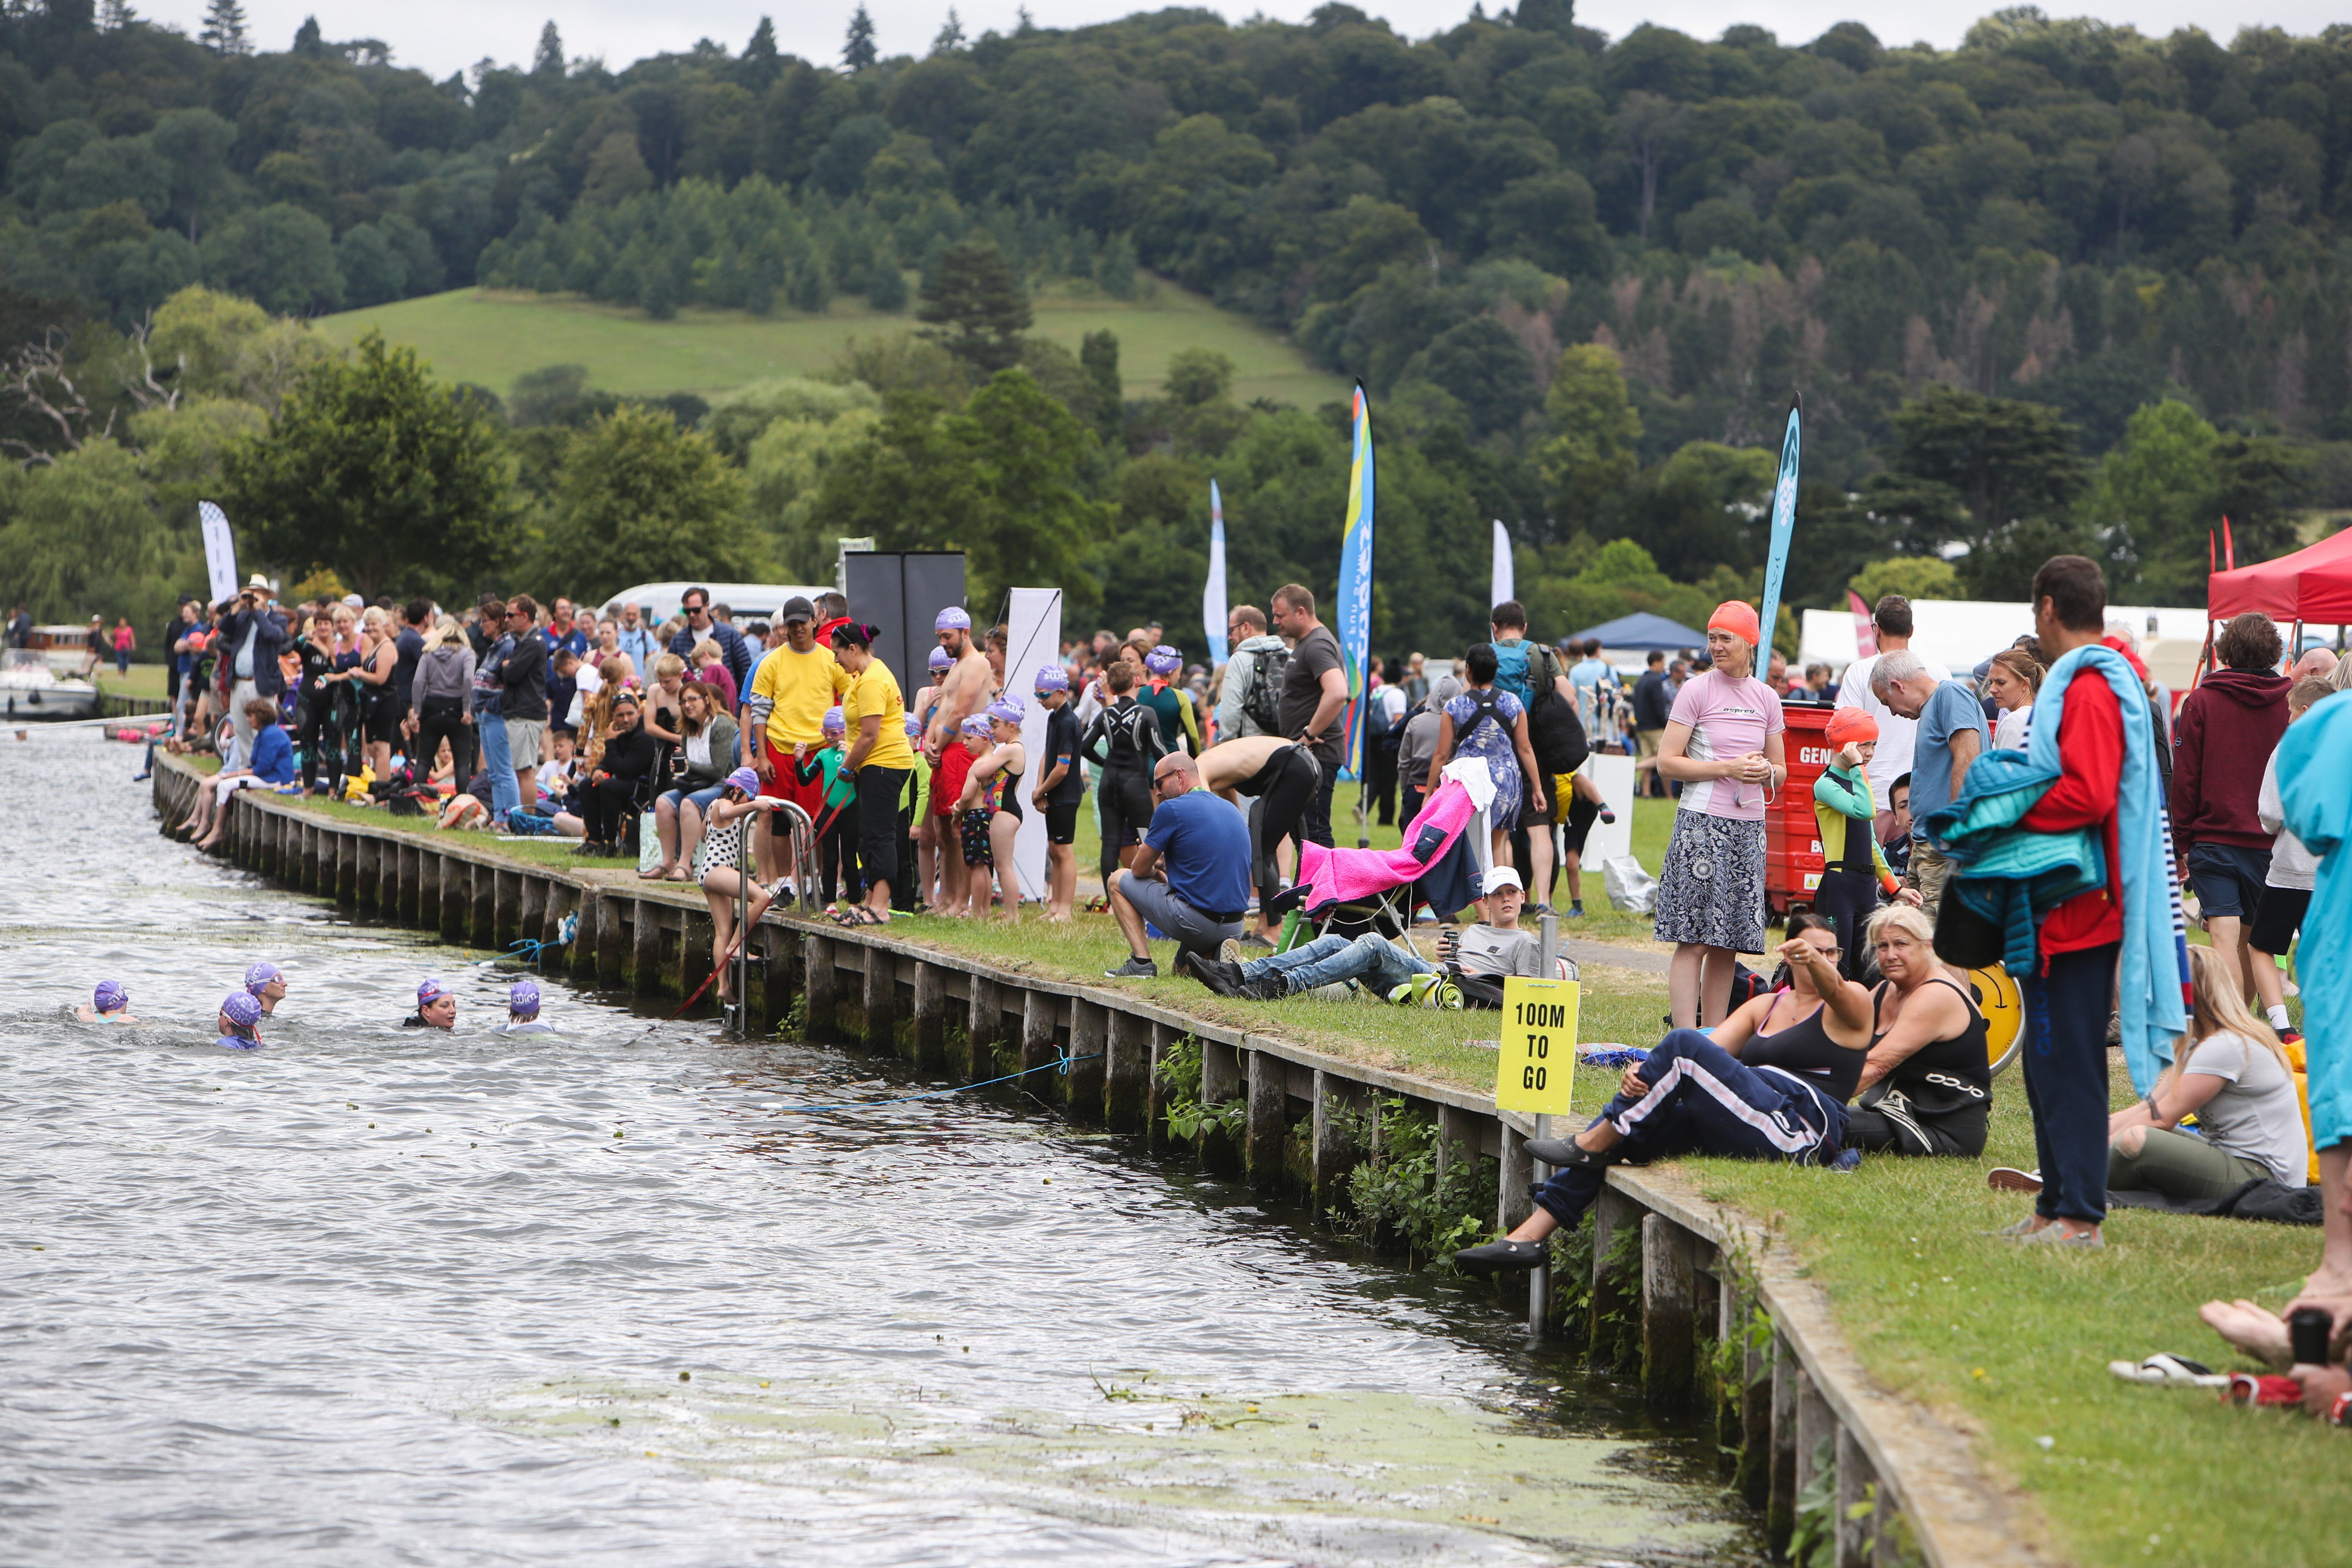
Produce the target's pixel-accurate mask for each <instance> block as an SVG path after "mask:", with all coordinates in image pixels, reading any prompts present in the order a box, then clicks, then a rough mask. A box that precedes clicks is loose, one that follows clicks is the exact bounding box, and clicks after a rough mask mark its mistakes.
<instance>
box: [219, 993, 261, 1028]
mask: <svg viewBox="0 0 2352 1568" xmlns="http://www.w3.org/2000/svg"><path fill="white" fill-rule="evenodd" d="M220 1010H221V1016H222V1017H224V1018H226V1019H227V1020H228V1021H229V1022H230V1023H232V1024H235V1025H236V1026H237V1027H238V1028H240V1029H250V1028H253V1027H255V1026H257V1025H258V1024H259V1023H260V1022H261V1004H260V1003H258V1002H257V1001H255V1000H254V999H253V996H252V994H251V993H249V992H245V991H232V992H230V993H229V994H227V995H226V996H225V997H223V998H222V999H221V1005H220Z"/></svg>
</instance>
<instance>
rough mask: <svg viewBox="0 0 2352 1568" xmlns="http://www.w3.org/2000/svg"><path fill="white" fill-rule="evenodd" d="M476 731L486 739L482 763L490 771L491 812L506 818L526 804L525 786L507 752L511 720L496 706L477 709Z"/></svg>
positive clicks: (475, 715) (483, 740)
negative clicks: (522, 784)
mask: <svg viewBox="0 0 2352 1568" xmlns="http://www.w3.org/2000/svg"><path fill="white" fill-rule="evenodd" d="M474 733H475V735H476V736H477V737H478V738H479V740H480V741H481V742H482V767H483V768H484V770H485V771H487V772H488V773H489V775H490V814H491V815H492V816H496V817H497V818H498V819H499V821H500V822H504V821H505V820H506V819H507V813H508V812H509V811H512V810H513V809H514V808H515V807H517V806H519V805H521V804H522V786H521V785H520V784H517V783H515V771H514V763H513V762H512V760H510V759H509V757H508V755H507V722H506V721H505V720H503V719H501V718H499V715H498V713H497V711H496V710H491V711H488V712H484V711H481V710H476V712H475V714H474Z"/></svg>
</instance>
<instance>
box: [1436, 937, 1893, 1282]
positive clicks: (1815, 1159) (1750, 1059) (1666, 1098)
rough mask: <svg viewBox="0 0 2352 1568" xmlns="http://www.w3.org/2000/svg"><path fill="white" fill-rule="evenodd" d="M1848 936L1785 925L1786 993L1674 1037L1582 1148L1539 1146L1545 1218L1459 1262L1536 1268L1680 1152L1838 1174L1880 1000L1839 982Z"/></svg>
mask: <svg viewBox="0 0 2352 1568" xmlns="http://www.w3.org/2000/svg"><path fill="white" fill-rule="evenodd" d="M1838 951H1839V950H1838V936H1837V931H1836V930H1835V929H1834V928H1833V927H1832V926H1831V925H1830V923H1829V922H1828V921H1825V920H1822V919H1821V918H1820V917H1818V916H1816V915H1811V914H1797V915H1791V916H1790V917H1789V928H1788V940H1787V941H1785V942H1782V943H1781V944H1780V959H1781V962H1782V963H1786V964H1787V965H1788V966H1789V983H1790V988H1789V989H1788V990H1786V991H1777V992H1774V993H1773V994H1770V995H1769V996H1759V997H1757V998H1756V999H1755V1000H1754V1001H1752V1002H1749V1003H1747V1004H1745V1005H1742V1006H1741V1007H1739V1008H1738V1010H1737V1011H1735V1012H1734V1013H1733V1014H1732V1015H1731V1016H1729V1017H1727V1018H1726V1019H1724V1021H1723V1022H1722V1023H1720V1024H1718V1025H1717V1026H1716V1027H1715V1036H1714V1038H1712V1039H1710V1038H1708V1037H1706V1035H1703V1034H1701V1033H1699V1031H1697V1030H1696V1029H1675V1030H1673V1031H1672V1032H1670V1033H1669V1034H1668V1035H1667V1036H1666V1037H1665V1038H1664V1040H1661V1041H1660V1042H1659V1043H1658V1047H1657V1048H1656V1049H1655V1050H1654V1051H1652V1052H1650V1053H1649V1056H1648V1058H1646V1059H1644V1060H1643V1061H1639V1062H1636V1063H1634V1064H1633V1066H1632V1067H1629V1068H1626V1069H1625V1075H1624V1077H1623V1078H1622V1079H1620V1080H1619V1082H1618V1086H1617V1095H1616V1098H1615V1099H1613V1100H1611V1101H1610V1102H1609V1103H1608V1104H1607V1105H1606V1106H1604V1107H1602V1108H1601V1114H1600V1115H1599V1116H1597V1117H1595V1118H1593V1120H1592V1123H1591V1126H1589V1127H1587V1128H1585V1130H1584V1131H1581V1132H1580V1133H1578V1134H1577V1135H1576V1136H1575V1137H1574V1138H1572V1139H1570V1138H1532V1139H1529V1140H1528V1146H1527V1147H1528V1153H1529V1154H1531V1155H1533V1156H1534V1157H1535V1158H1536V1159H1538V1160H1539V1161H1541V1162H1543V1163H1545V1164H1547V1165H1550V1166H1552V1167H1554V1174H1553V1176H1552V1178H1551V1179H1550V1180H1549V1181H1548V1182H1546V1183H1544V1184H1543V1185H1542V1186H1540V1187H1538V1189H1536V1194H1535V1200H1536V1211H1535V1213H1533V1214H1532V1215H1528V1218H1527V1219H1526V1220H1525V1221H1524V1222H1523V1223H1522V1224H1521V1225H1520V1226H1519V1227H1518V1228H1517V1230H1514V1231H1512V1232H1511V1234H1510V1235H1509V1236H1507V1237H1505V1238H1504V1239H1502V1240H1501V1241H1490V1242H1487V1243H1486V1245H1484V1246H1482V1247H1466V1248H1465V1249H1464V1250H1462V1251H1460V1252H1457V1253H1455V1254H1454V1262H1455V1263H1457V1264H1459V1265H1460V1266H1461V1267H1462V1268H1463V1269H1464V1270H1465V1271H1466V1272H1468V1273H1472V1274H1495V1273H1498V1272H1500V1271H1502V1270H1504V1269H1507V1268H1535V1267H1536V1266H1537V1265H1538V1264H1539V1263H1542V1262H1543V1261H1544V1259H1545V1257H1546V1253H1547V1249H1546V1247H1545V1246H1544V1241H1545V1238H1546V1237H1549V1236H1550V1235H1551V1233H1552V1232H1553V1231H1555V1230H1559V1229H1560V1228H1561V1227H1562V1226H1571V1227H1572V1226H1574V1225H1575V1224H1576V1222H1577V1221H1578V1220H1580V1219H1581V1218H1583V1217H1584V1211H1585V1210H1586V1209H1588V1208H1591V1206H1592V1200H1593V1199H1594V1198H1596V1197H1598V1196H1599V1195H1600V1194H1601V1183H1602V1180H1603V1179H1604V1177H1605V1176H1606V1174H1607V1172H1608V1169H1609V1167H1610V1166H1612V1165H1614V1164H1619V1163H1648V1162H1650V1161H1652V1160H1665V1159H1671V1158H1673V1157H1675V1156H1676V1155H1680V1154H1726V1155H1734V1156H1744V1157H1746V1158H1748V1159H1757V1160H1785V1161H1788V1162H1790V1163H1792V1164H1801V1165H1819V1164H1828V1163H1831V1162H1832V1161H1833V1160H1835V1159H1836V1158H1837V1157H1838V1155H1839V1153H1840V1152H1842V1151H1843V1148H1844V1146H1845V1137H1846V1109H1845V1106H1846V1101H1847V1100H1851V1099H1853V1091H1854V1087H1855V1085H1856V1084H1857V1083H1859V1082H1860V1081H1861V1078H1862V1068H1863V1063H1864V1058H1865V1057H1866V1056H1867V1055H1868V1053H1869V1050H1870V1045H1871V1021H1870V995H1869V993H1867V992H1865V991H1864V990H1863V988H1862V987H1861V986H1860V985H1858V984H1855V983H1854V982H1853V981H1851V980H1848V979H1846V978H1845V977H1844V976H1843V975H1842V974H1840V973H1838Z"/></svg>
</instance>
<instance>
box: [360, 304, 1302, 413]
mask: <svg viewBox="0 0 2352 1568" xmlns="http://www.w3.org/2000/svg"><path fill="white" fill-rule="evenodd" d="M1032 305H1033V307H1034V311H1035V315H1036V322H1035V325H1034V328H1033V331H1034V332H1035V333H1036V334H1037V335H1038V336H1040V337H1045V338H1049V339H1051V340H1053V341H1054V342H1057V343H1060V344H1061V345H1062V346H1063V347H1065V348H1066V349H1068V350H1070V351H1071V352H1072V353H1076V352H1077V348H1078V344H1079V342H1080V340H1081V339H1083V338H1084V337H1085V336H1086V334H1087V333H1088V332H1091V331H1100V330H1102V329H1104V328H1108V329H1109V330H1110V331H1114V332H1116V333H1118V346H1119V370H1120V374H1122V376H1123V377H1124V378H1125V380H1126V384H1127V395H1129V396H1130V397H1144V396H1150V395H1152V394H1154V393H1156V392H1157V391H1158V390H1159V387H1160V378H1161V377H1162V376H1164V375H1165V374H1167V370H1168V362H1169V361H1170V360H1171V359H1172V358H1174V357H1175V355H1176V354H1177V353H1178V352H1179V351H1181V350H1183V349H1187V348H1207V349H1213V350H1215V351H1217V352H1218V353H1223V354H1224V355H1226V356H1227V357H1229V358H1230V359H1232V360H1233V362H1234V367H1235V374H1234V398H1235V400H1236V401H1239V402H1243V403H1246V402H1248V401H1250V400H1251V399H1252V398H1257V397H1265V398H1271V399H1273V400H1274V401H1276V402H1277V403H1293V404H1297V405H1300V406H1302V407H1312V406H1314V405H1317V404H1319V403H1325V402H1329V401H1332V400H1335V399H1339V398H1344V397H1345V396H1346V395H1347V383H1346V382H1345V381H1344V380H1343V379H1341V378H1340V377H1339V376H1336V375H1333V374H1329V373H1328V372H1326V371H1322V370H1318V369H1317V368H1315V367H1314V366H1313V365H1311V364H1309V363H1307V358H1306V356H1305V355H1304V354H1303V353H1300V352H1299V351H1298V350H1297V348H1296V347H1294V346H1293V345H1292V344H1291V343H1290V342H1289V341H1288V340H1287V339H1286V338H1284V337H1283V336H1281V335H1280V334H1279V333H1276V332H1273V331H1268V330H1266V329H1265V328H1264V327H1261V326H1259V325H1258V324H1257V323H1255V322H1254V321H1249V320H1248V319H1247V318H1245V317H1242V316H1238V315H1235V314H1234V313H1233V312H1231V311H1228V310H1219V309H1217V308H1216V307H1215V306H1214V305H1213V304H1211V303H1210V302H1209V301H1208V300H1205V299H1203V298H1202V297H1201V296H1200V295H1198V294H1193V293H1191V292H1189V291H1187V290H1185V289H1180V288H1178V287H1176V286H1175V285H1174V284H1172V283H1166V282H1154V283H1153V285H1152V287H1151V289H1150V291H1149V293H1148V294H1147V295H1146V296H1144V297H1140V298H1138V299H1135V300H1114V299H1111V298H1109V297H1108V296H1106V295H1102V294H1098V293H1092V292H1087V293H1071V292H1064V291H1059V290H1052V291H1046V292H1043V293H1040V294H1039V295H1037V296H1036V298H1035V299H1034V300H1033V301H1032ZM914 325H915V320H914V317H913V316H912V315H911V314H908V313H898V314H884V313H881V312H878V311H876V310H870V309H868V308H867V307H866V306H865V305H863V304H860V303H858V302H856V301H855V300H848V299H843V300H835V302H834V305H833V308H832V309H831V310H827V311H825V312H824V314H822V315H803V314H802V313H800V312H798V311H794V310H779V311H777V312H776V313H775V314H773V315H772V316H752V315H747V314H745V313H743V312H741V311H739V310H680V311H679V312H678V313H677V317H676V318H675V319H673V320H670V321H654V320H652V319H650V318H649V317H647V316H646V314H645V313H644V312H643V311H641V310H633V309H628V308H625V307H621V306H615V305H601V304H598V303H596V302H595V301H593V300H585V299H582V298H579V297H577V296H572V295H542V294H530V293H523V292H520V291H509V290H494V289H451V290H450V291H448V292H447V293H444V294H431V295H426V296H425V297H423V298H420V299H415V300H399V301H398V302H396V303H394V304H389V305H377V306H372V307H370V308H368V309H366V310H346V311H344V312H343V313H341V315H335V316H327V317H324V318H322V319H321V320H320V322H319V327H320V330H321V331H324V332H326V333H327V335H328V336H330V337H331V338H333V339H334V340H335V341H336V342H341V343H352V342H358V341H359V339H360V337H361V336H362V334H363V333H365V332H366V331H369V330H371V329H375V330H379V331H382V332H383V335H384V336H385V337H386V338H387V339H389V340H390V341H392V342H395V343H405V344H407V345H409V346H411V347H413V348H415V350H416V351H417V353H420V354H422V355H423V356H424V357H425V359H426V360H427V361H428V362H430V363H431V364H432V366H433V369H434V372H435V374H437V375H439V376H440V377H442V378H443V379H444V380H447V381H467V382H475V383H478V384H481V385H484V386H488V387H490V388H492V389H493V390H495V391H497V392H498V393H499V395H501V396H503V395H506V394H507V393H508V392H509V390H510V389H511V388H512V387H513V385H514V379H515V377H516V376H518V375H520V374H522V373H523V372H525V371H530V370H537V369H539V368H540V367H541V366H542V365H550V364H583V365H586V366H587V367H588V378H589V381H590V384H593V385H595V386H599V387H602V388H604V390H606V391H608V392H614V393H619V394H622V395H658V394H662V393H667V392H694V393H699V394H702V395H705V396H708V395H710V394H712V393H715V392H723V391H725V390H727V389H728V388H730V387H735V386H740V385H742V384H744V383H746V382H749V381H755V380H757V379H759V378H760V377H761V376H769V375H805V374H810V373H811V372H814V371H818V370H822V369H824V367H825V366H827V365H829V364H831V363H833V362H834V360H835V358H836V357H837V356H838V355H839V354H840V353H841V350H842V346H843V345H844V344H845V343H846V342H848V341H849V339H850V338H851V337H852V336H857V337H866V338H872V337H883V336H895V335H896V334H898V333H899V332H903V331H909V330H911V329H912V328H913V327H914Z"/></svg>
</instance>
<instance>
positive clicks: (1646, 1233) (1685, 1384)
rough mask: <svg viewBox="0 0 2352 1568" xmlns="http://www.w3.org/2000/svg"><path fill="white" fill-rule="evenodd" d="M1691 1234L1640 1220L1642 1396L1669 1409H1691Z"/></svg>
mask: <svg viewBox="0 0 2352 1568" xmlns="http://www.w3.org/2000/svg"><path fill="white" fill-rule="evenodd" d="M1695 1250H1696V1247H1695V1242H1694V1238H1693V1237H1692V1236H1691V1233H1690V1232H1688V1231H1686V1230H1685V1229H1684V1228H1683V1227H1682V1226H1678V1225H1676V1224H1675V1222H1674V1221H1673V1220H1670V1219H1668V1218H1667V1217H1666V1216H1665V1215H1662V1214H1645V1215H1643V1216H1642V1390H1643V1393H1644V1394H1647V1395H1648V1396H1649V1397H1650V1398H1651V1399H1653V1400H1655V1401H1656V1402H1658V1403H1659V1404H1661V1405H1666V1406H1668V1407H1670V1408H1673V1407H1679V1406H1682V1405H1687V1404H1689V1403H1690V1397H1691V1388H1692V1383H1693V1374H1694V1373H1695V1371H1696V1367H1695V1366H1694V1364H1693V1353H1692V1352H1693V1349H1694V1346H1693V1335H1694V1332H1695V1331H1696V1308H1697V1301H1696V1288H1695V1286H1696V1282H1695V1280H1694V1279H1693V1274H1694V1272H1695V1264H1696V1259H1695V1258H1693V1256H1692V1254H1693V1252H1694V1251H1695Z"/></svg>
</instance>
